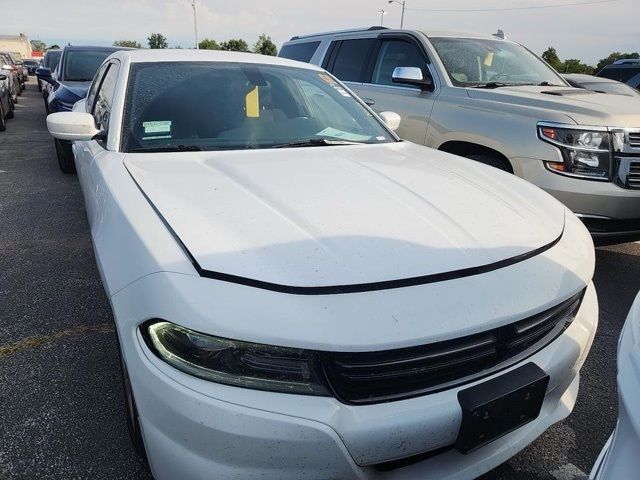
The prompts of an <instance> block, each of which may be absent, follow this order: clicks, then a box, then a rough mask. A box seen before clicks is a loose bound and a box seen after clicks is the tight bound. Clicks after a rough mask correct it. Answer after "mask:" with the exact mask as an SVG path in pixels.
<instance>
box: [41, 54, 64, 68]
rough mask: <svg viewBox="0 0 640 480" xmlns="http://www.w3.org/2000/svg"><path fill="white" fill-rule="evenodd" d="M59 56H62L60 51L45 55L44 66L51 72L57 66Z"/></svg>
mask: <svg viewBox="0 0 640 480" xmlns="http://www.w3.org/2000/svg"><path fill="white" fill-rule="evenodd" d="M60 55H62V50H55V51H52V52H47V55H46V56H45V57H44V66H45V67H48V68H49V69H51V71H52V72H53V71H54V70H55V69H56V67H57V66H58V62H59V61H60Z"/></svg>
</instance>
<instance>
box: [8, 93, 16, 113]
mask: <svg viewBox="0 0 640 480" xmlns="http://www.w3.org/2000/svg"><path fill="white" fill-rule="evenodd" d="M15 115H16V114H15V107H14V105H13V100H12V99H11V97H9V111H8V112H7V118H13V117H15Z"/></svg>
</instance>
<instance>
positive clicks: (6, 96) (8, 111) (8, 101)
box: [0, 73, 13, 132]
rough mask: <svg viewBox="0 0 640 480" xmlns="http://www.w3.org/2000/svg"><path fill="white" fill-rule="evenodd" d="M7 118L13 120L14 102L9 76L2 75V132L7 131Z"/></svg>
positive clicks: (0, 79)
mask: <svg viewBox="0 0 640 480" xmlns="http://www.w3.org/2000/svg"><path fill="white" fill-rule="evenodd" d="M7 118H13V100H12V98H11V91H10V89H9V76H8V75H7V74H5V73H0V132H4V131H5V130H6V129H7Z"/></svg>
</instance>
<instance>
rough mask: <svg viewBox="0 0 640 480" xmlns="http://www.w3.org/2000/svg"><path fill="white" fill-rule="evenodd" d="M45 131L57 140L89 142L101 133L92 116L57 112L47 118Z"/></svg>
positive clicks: (82, 113) (81, 113)
mask: <svg viewBox="0 0 640 480" xmlns="http://www.w3.org/2000/svg"><path fill="white" fill-rule="evenodd" d="M47 129H48V130H49V133H50V134H51V136H52V137H53V138H57V139H59V140H91V139H93V138H94V137H95V136H96V135H99V134H100V133H101V132H100V130H98V129H97V128H96V122H95V120H94V119H93V115H91V114H90V113H85V112H58V113H52V114H51V115H49V116H47Z"/></svg>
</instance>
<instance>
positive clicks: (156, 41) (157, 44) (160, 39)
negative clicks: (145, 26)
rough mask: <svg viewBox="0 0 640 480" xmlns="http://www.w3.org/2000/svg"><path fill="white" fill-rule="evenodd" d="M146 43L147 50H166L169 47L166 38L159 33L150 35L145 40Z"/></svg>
mask: <svg viewBox="0 0 640 480" xmlns="http://www.w3.org/2000/svg"><path fill="white" fill-rule="evenodd" d="M147 41H148V42H149V48H167V47H168V46H169V43H168V42H167V37H165V36H164V35H162V34H161V33H152V34H151V35H150V36H149V37H148V38H147Z"/></svg>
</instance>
